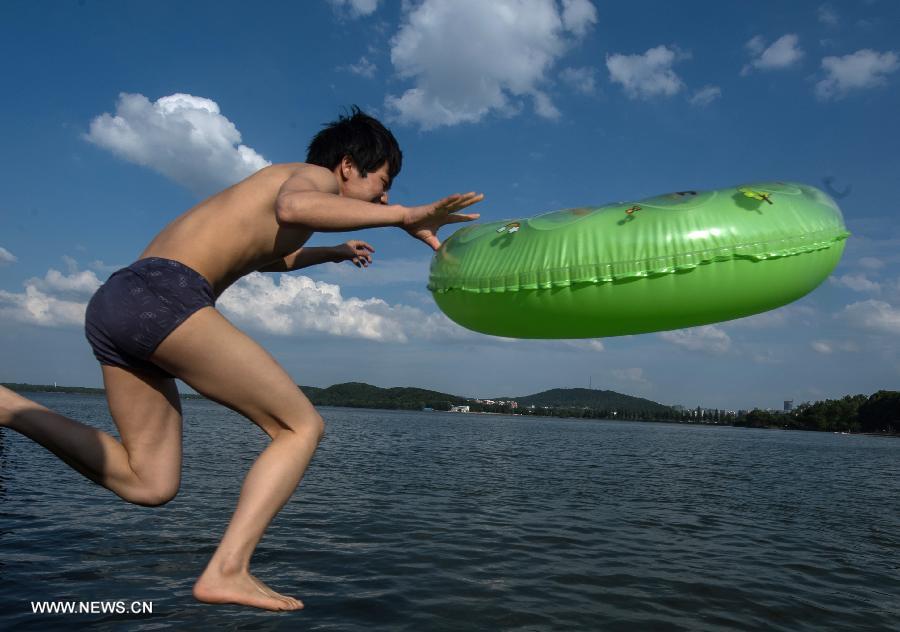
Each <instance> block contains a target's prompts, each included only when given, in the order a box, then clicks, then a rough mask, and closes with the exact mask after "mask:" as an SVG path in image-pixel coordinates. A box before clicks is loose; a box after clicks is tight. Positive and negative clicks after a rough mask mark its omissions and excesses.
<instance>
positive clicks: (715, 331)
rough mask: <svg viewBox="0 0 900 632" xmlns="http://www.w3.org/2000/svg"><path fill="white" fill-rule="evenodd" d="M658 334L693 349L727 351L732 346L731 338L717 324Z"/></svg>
mask: <svg viewBox="0 0 900 632" xmlns="http://www.w3.org/2000/svg"><path fill="white" fill-rule="evenodd" d="M658 336H659V337H660V338H662V339H663V340H665V341H667V342H671V343H672V344H675V345H678V346H680V347H684V348H685V349H690V350H691V351H705V352H707V353H725V352H727V351H728V350H729V349H730V348H731V338H729V337H728V334H726V333H725V332H724V331H722V330H721V329H719V328H718V327H716V326H715V325H704V326H702V327H692V328H690V329H678V330H676V331H664V332H662V333H660V334H658Z"/></svg>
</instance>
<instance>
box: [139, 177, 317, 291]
mask: <svg viewBox="0 0 900 632" xmlns="http://www.w3.org/2000/svg"><path fill="white" fill-rule="evenodd" d="M301 167H303V164H302V163H288V164H280V165H271V166H269V167H266V168H264V169H261V170H260V171H258V172H257V173H255V174H253V175H252V176H250V177H249V178H247V179H246V180H243V181H241V182H239V183H238V184H235V185H234V186H232V187H230V188H228V189H225V190H224V191H222V192H220V193H217V194H216V195H214V196H212V197H210V198H208V199H206V200H204V201H203V202H201V203H200V204H198V205H197V206H195V207H194V208H192V209H190V210H189V211H187V212H186V213H184V214H183V215H181V216H180V217H178V218H176V219H175V220H173V221H172V222H171V223H170V224H169V225H168V226H166V227H165V228H164V229H163V230H162V232H160V233H159V234H158V235H157V236H156V237H155V238H154V239H153V241H152V242H150V245H149V246H147V248H146V249H145V250H144V252H143V253H141V256H140V258H141V259H143V258H146V257H162V258H166V259H174V260H176V261H180V262H182V263H184V264H185V265H187V266H189V267H191V268H193V269H194V270H196V271H197V272H199V273H200V274H202V275H203V276H204V277H206V279H207V280H208V281H209V282H210V284H211V285H212V288H213V292H214V294H215V296H216V297H218V296H219V295H220V294H221V293H222V292H223V291H225V289H226V288H227V287H228V286H229V285H231V284H232V283H234V282H235V281H237V280H238V279H239V278H241V277H242V276H244V275H246V274H249V273H250V272H253V271H255V270H258V269H259V268H261V267H263V266H265V265H267V264H270V263H273V262H275V261H278V260H279V259H281V258H283V257H285V256H286V255H288V254H290V253H292V252H294V251H295V250H297V249H298V248H300V247H301V246H302V245H303V244H304V243H306V241H307V240H308V239H309V237H310V235H311V234H312V231H310V230H308V229H306V228H303V227H300V226H296V227H293V226H281V225H279V224H278V221H277V220H276V217H275V202H276V199H277V197H278V192H279V190H280V189H281V185H282V184H283V183H284V182H285V181H286V180H287V179H288V178H289V177H290V176H291V175H292V174H293V173H294V172H295V171H296V170H297V169H298V168H301Z"/></svg>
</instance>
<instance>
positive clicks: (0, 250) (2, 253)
mask: <svg viewBox="0 0 900 632" xmlns="http://www.w3.org/2000/svg"><path fill="white" fill-rule="evenodd" d="M18 260H19V259H18V257H16V255H14V254H13V253H11V252H10V251H9V250H7V249H6V248H4V247H2V246H0V265H3V264H6V263H15V262H16V261H18Z"/></svg>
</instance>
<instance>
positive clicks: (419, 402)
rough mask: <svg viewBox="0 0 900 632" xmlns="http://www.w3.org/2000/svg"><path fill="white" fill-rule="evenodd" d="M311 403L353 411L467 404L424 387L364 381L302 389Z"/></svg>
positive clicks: (302, 387) (417, 408) (413, 408)
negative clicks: (346, 408) (389, 386)
mask: <svg viewBox="0 0 900 632" xmlns="http://www.w3.org/2000/svg"><path fill="white" fill-rule="evenodd" d="M300 389H301V390H302V391H303V392H304V393H306V396H307V397H309V399H310V401H311V402H312V403H313V404H315V405H317V406H348V407H351V408H400V409H406V410H421V409H422V408H436V409H443V410H446V409H448V408H449V407H450V405H451V404H453V405H456V404H465V403H466V401H467V400H466V398H465V397H459V396H458V395H450V394H448V393H439V392H437V391H429V390H426V389H423V388H411V387H400V386H397V387H394V388H380V387H378V386H372V385H371V384H364V383H363V382H347V383H345V384H335V385H333V386H329V387H328V388H316V387H314V386H301V387H300Z"/></svg>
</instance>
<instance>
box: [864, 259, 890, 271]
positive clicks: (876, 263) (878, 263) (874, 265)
mask: <svg viewBox="0 0 900 632" xmlns="http://www.w3.org/2000/svg"><path fill="white" fill-rule="evenodd" d="M858 263H859V265H860V266H861V267H863V268H867V269H869V270H880V269H881V268H883V267H884V261H882V260H881V259H879V258H878V257H862V258H861V259H860V260H859V262H858Z"/></svg>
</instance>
